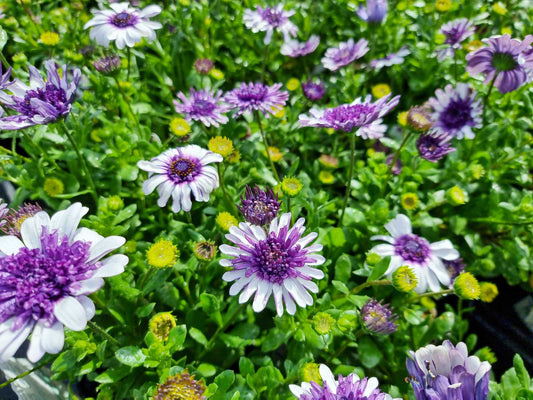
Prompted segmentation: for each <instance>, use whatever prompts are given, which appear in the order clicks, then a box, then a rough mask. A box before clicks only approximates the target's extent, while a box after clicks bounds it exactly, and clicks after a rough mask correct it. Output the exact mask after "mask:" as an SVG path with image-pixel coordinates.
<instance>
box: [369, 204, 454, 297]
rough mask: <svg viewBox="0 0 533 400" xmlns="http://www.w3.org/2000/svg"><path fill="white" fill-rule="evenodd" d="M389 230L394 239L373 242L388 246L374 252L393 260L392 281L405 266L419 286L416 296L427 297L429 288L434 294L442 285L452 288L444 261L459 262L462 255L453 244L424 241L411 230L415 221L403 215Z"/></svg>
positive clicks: (387, 272) (394, 221)
mask: <svg viewBox="0 0 533 400" xmlns="http://www.w3.org/2000/svg"><path fill="white" fill-rule="evenodd" d="M385 229H387V231H389V233H390V234H391V236H385V235H376V236H372V238H371V239H372V240H383V241H385V242H387V243H388V244H378V245H376V246H374V247H373V248H372V249H371V250H370V252H371V253H376V254H377V255H379V256H381V257H387V256H390V257H391V260H390V264H389V268H388V269H387V271H385V274H384V275H386V276H387V277H388V278H389V279H391V277H392V273H393V272H394V271H396V270H397V269H398V268H400V267H401V266H404V265H407V266H408V267H410V268H411V269H412V270H413V272H414V274H415V275H416V278H417V280H418V284H417V286H416V288H415V292H417V293H424V292H425V291H426V290H427V288H428V286H429V289H430V290H431V291H433V292H437V291H439V290H440V287H441V286H440V284H441V283H442V284H443V285H444V286H448V285H449V284H450V275H449V274H448V271H447V270H446V267H445V266H444V264H443V260H456V259H458V258H459V252H458V251H457V250H455V249H454V248H453V245H452V243H451V242H450V241H449V240H441V241H439V242H435V243H429V242H428V241H427V240H426V239H424V238H423V237H420V236H418V235H414V234H413V233H412V230H411V221H410V220H409V218H408V217H406V216H405V215H403V214H398V215H397V216H396V218H394V219H393V220H392V221H390V222H389V223H387V224H385Z"/></svg>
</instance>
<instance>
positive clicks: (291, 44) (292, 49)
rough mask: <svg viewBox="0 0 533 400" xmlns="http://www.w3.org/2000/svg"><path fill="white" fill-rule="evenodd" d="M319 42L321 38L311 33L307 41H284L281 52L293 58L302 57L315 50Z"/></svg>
mask: <svg viewBox="0 0 533 400" xmlns="http://www.w3.org/2000/svg"><path fill="white" fill-rule="evenodd" d="M319 44H320V38H319V37H318V36H317V35H311V37H309V40H308V41H307V42H299V41H297V40H292V39H291V40H287V41H286V42H285V43H283V46H281V51H280V53H281V54H283V55H284V56H287V57H292V58H296V57H302V56H306V55H308V54H311V53H312V52H313V51H315V50H316V48H317V47H318V45H319Z"/></svg>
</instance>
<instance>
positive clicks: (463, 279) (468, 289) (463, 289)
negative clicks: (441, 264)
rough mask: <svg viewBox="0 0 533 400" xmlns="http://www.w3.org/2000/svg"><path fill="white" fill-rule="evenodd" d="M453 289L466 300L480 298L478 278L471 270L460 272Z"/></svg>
mask: <svg viewBox="0 0 533 400" xmlns="http://www.w3.org/2000/svg"><path fill="white" fill-rule="evenodd" d="M453 289H454V290H455V294H457V296H459V297H460V298H462V299H465V300H476V299H479V295H480V293H481V289H480V287H479V282H478V280H477V279H476V277H475V276H474V275H472V274H471V273H470V272H463V273H461V274H459V276H458V277H457V278H455V280H454V281H453Z"/></svg>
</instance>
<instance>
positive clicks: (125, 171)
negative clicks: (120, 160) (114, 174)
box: [118, 165, 139, 182]
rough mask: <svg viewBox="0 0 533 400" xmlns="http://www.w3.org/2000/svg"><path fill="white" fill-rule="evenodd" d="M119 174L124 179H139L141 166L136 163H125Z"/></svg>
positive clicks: (130, 180)
mask: <svg viewBox="0 0 533 400" xmlns="http://www.w3.org/2000/svg"><path fill="white" fill-rule="evenodd" d="M118 175H119V176H120V178H121V179H122V180H125V181H129V182H132V181H134V180H135V179H137V176H138V175H139V168H137V166H136V165H124V166H123V167H122V168H121V169H120V171H119V173H118Z"/></svg>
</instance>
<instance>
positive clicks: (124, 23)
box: [111, 12, 138, 28]
mask: <svg viewBox="0 0 533 400" xmlns="http://www.w3.org/2000/svg"><path fill="white" fill-rule="evenodd" d="M137 20H138V18H137V16H136V15H134V14H130V13H127V12H121V13H119V14H116V15H114V16H113V18H112V19H111V23H112V24H113V25H115V26H116V27H118V28H127V27H129V26H134V25H135V24H136V23H137Z"/></svg>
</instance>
